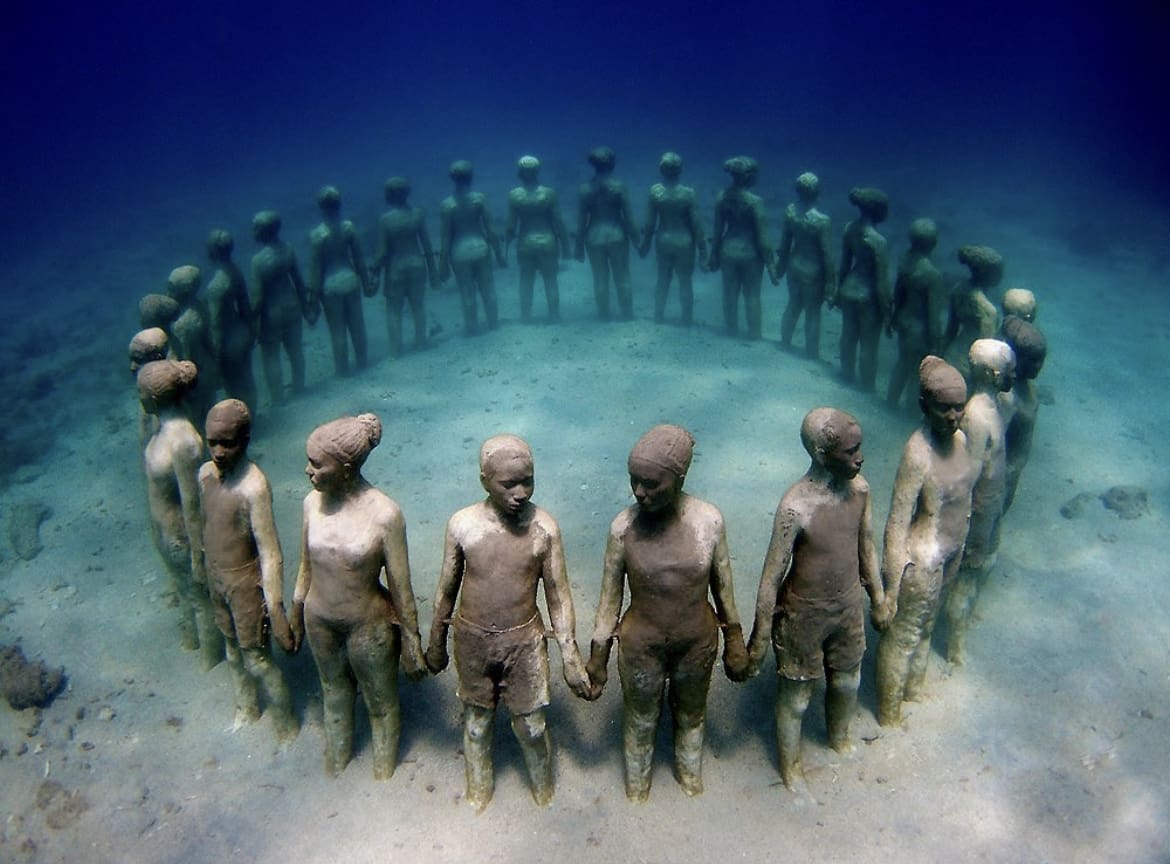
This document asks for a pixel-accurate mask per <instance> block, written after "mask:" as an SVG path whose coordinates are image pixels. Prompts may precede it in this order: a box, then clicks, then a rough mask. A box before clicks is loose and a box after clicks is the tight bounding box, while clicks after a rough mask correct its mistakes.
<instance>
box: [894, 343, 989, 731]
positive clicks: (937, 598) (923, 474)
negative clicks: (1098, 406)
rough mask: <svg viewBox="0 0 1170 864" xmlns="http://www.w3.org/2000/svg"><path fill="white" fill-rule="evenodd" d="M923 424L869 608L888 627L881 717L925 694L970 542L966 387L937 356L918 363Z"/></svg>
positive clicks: (905, 469)
mask: <svg viewBox="0 0 1170 864" xmlns="http://www.w3.org/2000/svg"><path fill="white" fill-rule="evenodd" d="M918 382H919V388H920V393H921V395H920V397H919V400H918V404H919V406H920V407H921V408H922V414H923V421H924V422H923V424H922V426H921V427H920V428H918V429H917V430H915V431H914V432H913V433H912V434H911V435H910V438H909V440H908V441H907V442H906V446H905V447H904V448H903V449H902V460H901V462H899V463H898V472H897V474H896V475H895V477H894V492H893V495H892V496H891V499H890V513H889V517H888V518H887V519H886V533H885V549H884V550H883V555H882V586H883V588H884V590H885V595H886V596H885V601H884V602H883V603H881V604H879V605H877V606H876V607H874V609H873V610H872V612H871V615H872V617H873V623H874V626H875V627H877V629H878V630H881V631H883V632H882V635H881V640H880V641H879V642H878V652H877V691H878V722H879V723H880V724H881V725H882V726H894V725H897V724H898V723H900V722H901V720H902V703H903V702H905V701H911V702H915V701H918V700H919V699H920V698H921V697H922V692H923V686H924V684H925V681H926V663H927V660H928V659H929V657H930V637H931V634H932V633H933V632H934V623H935V619H936V618H937V617H938V610H939V605H940V602H941V598H942V590H943V585H944V584H949V583H951V582H952V581H954V577H955V574H956V573H957V572H958V570H959V562H960V560H961V559H962V555H963V543H964V542H965V541H966V539H967V521H968V519H969V517H970V515H971V489H972V487H973V486H974V484H975V477H976V475H977V473H978V466H976V465H975V463H974V462H972V460H971V458H970V456H969V455H968V454H967V437H966V435H964V434H963V431H962V430H961V429H960V428H959V424H960V423H961V422H962V420H963V409H964V407H965V406H966V403H967V384H966V382H965V381H964V380H963V376H962V375H960V374H959V371H958V370H957V369H955V368H954V367H953V366H951V365H950V364H948V363H947V362H946V361H944V360H943V359H942V358H940V357H936V356H935V355H933V354H930V355H927V356H926V357H925V358H924V359H923V361H922V363H921V364H919V367H918Z"/></svg>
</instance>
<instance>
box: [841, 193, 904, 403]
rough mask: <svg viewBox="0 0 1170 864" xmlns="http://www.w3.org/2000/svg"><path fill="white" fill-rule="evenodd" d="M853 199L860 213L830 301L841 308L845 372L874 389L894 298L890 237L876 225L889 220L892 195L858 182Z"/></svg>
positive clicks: (849, 228)
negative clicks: (881, 347)
mask: <svg viewBox="0 0 1170 864" xmlns="http://www.w3.org/2000/svg"><path fill="white" fill-rule="evenodd" d="M849 202H850V203H851V204H852V205H853V206H854V207H856V208H857V210H858V214H859V215H858V217H857V218H856V219H854V220H853V221H852V222H849V223H848V224H847V225H846V226H845V233H844V235H843V236H842V238H841V267H840V269H839V270H838V271H837V286H836V290H835V291H834V292H833V293H832V295H831V297H830V298H829V305H830V306H836V307H838V308H839V309H840V310H841V374H842V375H843V376H844V378H845V380H846V381H848V382H850V383H853V382H854V381H856V382H858V383H859V384H860V386H861V388H862V389H863V390H867V391H872V390H873V389H874V386H875V383H876V381H877V357H878V343H879V341H880V339H881V335H882V325H883V324H884V323H885V322H886V321H887V320H888V316H889V311H890V299H891V298H890V273H889V265H888V263H887V253H886V238H885V237H883V236H882V234H881V233H880V232H879V231H878V230H877V226H878V225H880V224H881V223H882V222H884V221H886V215H887V214H888V213H889V209H890V200H889V198H888V196H887V195H886V193H885V192H883V191H882V190H880V189H874V188H872V187H868V186H858V187H855V188H853V189H851V190H850V192H849ZM859 353H860V357H859V356H858V355H859Z"/></svg>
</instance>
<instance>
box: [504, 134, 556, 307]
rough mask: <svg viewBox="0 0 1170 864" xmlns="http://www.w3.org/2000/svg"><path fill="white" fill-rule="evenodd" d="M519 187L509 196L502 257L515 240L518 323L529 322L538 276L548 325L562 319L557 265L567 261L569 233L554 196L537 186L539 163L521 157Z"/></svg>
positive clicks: (533, 159)
mask: <svg viewBox="0 0 1170 864" xmlns="http://www.w3.org/2000/svg"><path fill="white" fill-rule="evenodd" d="M516 169H517V170H516V174H517V176H519V178H520V183H521V185H519V186H517V187H516V188H515V189H513V190H512V191H511V192H509V193H508V227H507V229H505V231H504V257H505V258H507V256H508V246H509V244H511V242H512V240H516V241H517V242H516V261H517V263H519V265H520V320H521V321H523V322H524V323H526V324H527V323H528V322H530V321H531V320H532V292H533V290H534V289H535V287H536V274H537V273H538V272H539V273H540V277H541V280H542V281H543V282H544V296H545V300H546V301H547V303H548V317H549V320H550V321H557V320H559V319H560V316H561V305H560V303H561V299H560V298H561V294H560V288H559V287H558V286H557V261H558V260H559V259H561V258H564V259H566V260H567V259H568V258H569V255H570V251H569V232H568V230H567V229H566V228H565V221H564V220H563V219H562V218H561V208H560V205H559V204H558V203H557V193H556V192H554V191H553V190H552V189H550V188H549V187H548V186H542V185H541V184H540V160H539V159H537V158H536V157H535V156H522V157H521V158H520V161H519V162H517V163H516Z"/></svg>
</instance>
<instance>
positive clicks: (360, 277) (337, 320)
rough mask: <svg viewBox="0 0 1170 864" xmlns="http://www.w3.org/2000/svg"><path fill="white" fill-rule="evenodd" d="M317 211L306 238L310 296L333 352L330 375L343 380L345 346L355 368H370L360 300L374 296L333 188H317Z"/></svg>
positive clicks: (355, 238)
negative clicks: (322, 313)
mask: <svg viewBox="0 0 1170 864" xmlns="http://www.w3.org/2000/svg"><path fill="white" fill-rule="evenodd" d="M317 206H318V207H319V208H320V209H321V224H319V225H318V226H317V227H316V228H314V229H313V230H312V232H310V234H309V245H310V251H309V290H310V291H311V292H312V293H313V294H314V295H315V296H317V297H319V298H320V299H321V306H322V308H324V310H325V323H326V324H328V325H329V342H330V344H331V345H332V346H333V369H334V371H335V372H337V374H338V375H343V376H344V375H348V374H349V344H348V343H349V342H350V341H352V342H353V356H354V362H355V363H356V364H357V367H358V368H359V369H364V368H365V367H366V366H367V365H369V362H370V358H369V352H368V350H367V348H366V322H365V319H364V318H363V316H362V296H363V295H365V296H370V295H371V294H373V290H374V285H373V283H372V282H371V281H370V276H369V273H368V272H367V271H366V259H365V258H364V257H362V249H361V245H360V244H359V243H358V235H357V229H356V228H354V227H353V223H352V222H350V221H349V220H348V219H342V218H341V193H340V192H339V191H337V187H336V186H324V187H322V189H321V191H320V192H318V193H317Z"/></svg>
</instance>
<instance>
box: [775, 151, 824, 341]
mask: <svg viewBox="0 0 1170 864" xmlns="http://www.w3.org/2000/svg"><path fill="white" fill-rule="evenodd" d="M820 191H821V184H820V181H819V180H818V179H817V175H816V174H813V173H812V172H810V171H806V172H804V173H803V174H801V175H800V176H799V177H797V178H796V198H797V200H796V201H795V202H793V203H792V204H789V205H788V207H787V208H785V210H784V229H783V231H781V233H780V246H779V248H778V249H777V250H776V266H775V268H774V269H773V271H772V274H771V277H772V281H773V283H775V284H777V285H779V284H780V279H781V278H783V277H785V276H787V277H788V305H787V306H786V307H785V308H784V316H783V317H782V318H781V319H780V344H781V346H783V347H784V348H791V347H792V335H793V333H795V332H796V322H797V321H798V320H800V316H801V314H802V313H803V314H804V353H805V355H807V356H808V357H809V358H810V359H812V360H817V359H819V358H820V346H821V305H822V304H823V303H824V302H825V295H826V294H827V293H829V291H830V290H832V286H833V284H834V281H835V280H836V274H835V271H834V267H833V251H832V242H833V226H832V223H831V221H830V220H829V217H828V216H826V215H825V214H824V213H822V212H821V211H820V210H818V209H817V208H816V202H817V196H818V195H819V194H820Z"/></svg>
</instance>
